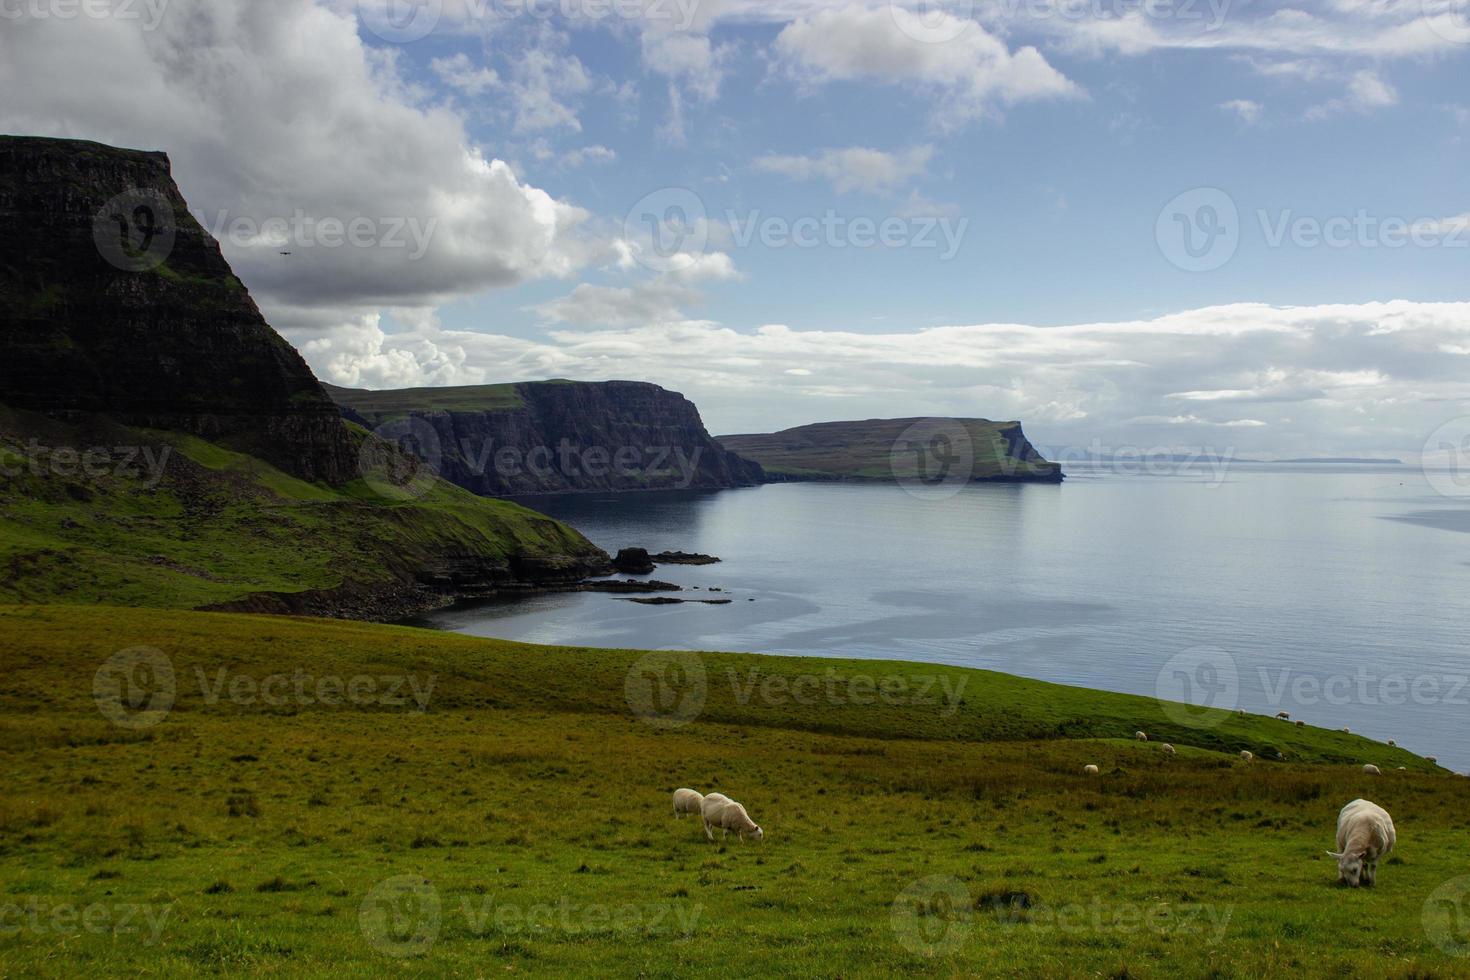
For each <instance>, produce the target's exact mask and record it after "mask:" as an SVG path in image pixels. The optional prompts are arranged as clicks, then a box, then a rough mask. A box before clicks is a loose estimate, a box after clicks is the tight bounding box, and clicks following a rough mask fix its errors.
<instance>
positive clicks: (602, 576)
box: [200, 548, 733, 623]
mask: <svg viewBox="0 0 1470 980" xmlns="http://www.w3.org/2000/svg"><path fill="white" fill-rule="evenodd" d="M625 556H626V560H624V561H623V562H622V563H621V564H620V563H619V561H618V560H617V559H608V558H607V557H606V556H605V555H604V556H603V557H602V558H590V559H589V558H570V557H566V558H560V559H556V558H548V559H526V558H520V559H512V560H509V561H503V562H490V561H486V560H484V559H479V558H464V559H458V560H454V559H451V560H447V561H443V562H439V563H436V565H435V566H434V567H432V568H428V569H425V570H423V571H422V572H421V573H420V574H419V575H418V576H417V577H416V579H415V580H414V581H411V582H393V583H371V584H369V583H359V582H347V583H343V584H342V585H340V586H337V587H335V588H331V589H309V590H307V591H304V592H259V593H256V594H254V595H250V596H246V597H245V598H242V599H237V600H234V601H231V602H224V603H218V604H215V605H210V606H203V607H201V609H200V611H202V612H234V613H257V614H264V615H274V616H311V617H318V618H323V619H349V620H362V621H366V622H376V623H397V622H403V621H404V620H408V619H413V618H414V617H417V616H422V615H424V614H426V613H430V612H434V611H436V610H439V609H445V608H448V607H449V606H453V605H455V604H456V603H460V602H472V601H475V600H483V599H498V598H517V597H521V596H533V595H548V594H551V593H556V592H603V593H608V594H613V595H617V596H619V597H620V598H625V599H628V601H633V602H638V603H640V604H643V605H674V604H678V603H686V602H692V603H703V604H705V605H727V604H729V603H730V602H732V601H733V600H731V599H728V598H725V599H677V598H672V597H666V596H652V595H651V594H653V593H667V592H683V591H685V590H684V588H683V586H680V585H676V584H674V583H673V582H664V581H660V580H658V579H614V578H610V577H609V576H612V575H613V574H614V573H616V572H623V573H624V574H651V573H652V572H653V571H654V569H655V567H656V566H657V564H674V565H713V564H716V563H718V562H719V561H720V559H718V558H716V557H714V556H713V555H701V554H691V553H688V552H682V551H666V552H661V553H659V554H657V555H652V556H650V555H649V554H648V551H647V550H646V549H643V548H625V549H623V550H622V551H620V552H619V553H618V559H624V558H625ZM645 563H646V564H645ZM625 565H632V566H634V567H637V568H639V569H643V568H645V567H646V571H630V570H628V569H627V568H626V567H623V566H625ZM711 591H716V592H717V591H720V590H718V589H711Z"/></svg>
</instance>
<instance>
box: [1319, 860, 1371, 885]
mask: <svg viewBox="0 0 1470 980" xmlns="http://www.w3.org/2000/svg"><path fill="white" fill-rule="evenodd" d="M1327 856H1328V857H1333V858H1337V883H1338V884H1340V885H1346V886H1347V887H1349V888H1357V887H1358V886H1359V885H1360V884H1362V883H1363V858H1364V856H1365V855H1364V853H1363V852H1362V851H1359V852H1358V853H1357V854H1352V853H1339V852H1337V851H1328V852H1327Z"/></svg>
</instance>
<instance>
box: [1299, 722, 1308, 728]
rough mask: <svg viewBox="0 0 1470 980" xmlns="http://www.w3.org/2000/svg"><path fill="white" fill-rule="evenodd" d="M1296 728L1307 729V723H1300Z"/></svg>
mask: <svg viewBox="0 0 1470 980" xmlns="http://www.w3.org/2000/svg"><path fill="white" fill-rule="evenodd" d="M1296 727H1298V728H1306V727H1307V723H1306V722H1304V721H1298V722H1297V723H1296Z"/></svg>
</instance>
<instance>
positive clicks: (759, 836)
mask: <svg viewBox="0 0 1470 980" xmlns="http://www.w3.org/2000/svg"><path fill="white" fill-rule="evenodd" d="M746 835H747V836H748V837H749V838H750V839H751V840H765V839H766V832H765V831H764V830H761V825H760V824H756V825H755V829H754V830H751V831H747V832H746Z"/></svg>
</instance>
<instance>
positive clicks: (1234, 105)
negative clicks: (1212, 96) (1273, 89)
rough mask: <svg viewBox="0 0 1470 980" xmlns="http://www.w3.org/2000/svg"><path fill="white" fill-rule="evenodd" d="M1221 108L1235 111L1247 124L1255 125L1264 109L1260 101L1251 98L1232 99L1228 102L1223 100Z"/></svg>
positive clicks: (1237, 116)
mask: <svg viewBox="0 0 1470 980" xmlns="http://www.w3.org/2000/svg"><path fill="white" fill-rule="evenodd" d="M1220 108H1221V109H1223V110H1225V111H1226V112H1232V113H1234V114H1235V116H1236V118H1238V119H1239V120H1240V121H1241V122H1243V123H1245V124H1246V125H1247V126H1251V125H1254V124H1255V123H1256V122H1257V121H1258V120H1259V119H1260V118H1261V112H1262V111H1263V109H1264V107H1263V106H1262V105H1261V104H1260V103H1259V102H1252V101H1251V100H1250V99H1231V100H1230V101H1228V102H1221V103H1220Z"/></svg>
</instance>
